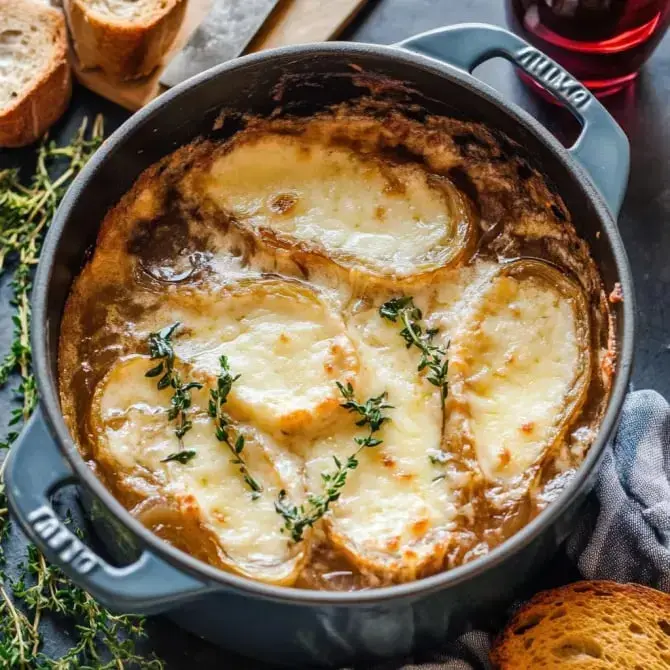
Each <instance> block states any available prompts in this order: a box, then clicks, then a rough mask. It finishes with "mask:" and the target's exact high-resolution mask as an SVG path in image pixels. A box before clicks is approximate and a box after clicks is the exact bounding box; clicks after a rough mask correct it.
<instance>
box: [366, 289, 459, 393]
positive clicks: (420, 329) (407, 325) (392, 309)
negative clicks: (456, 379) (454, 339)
mask: <svg viewBox="0 0 670 670" xmlns="http://www.w3.org/2000/svg"><path fill="white" fill-rule="evenodd" d="M379 315H380V316H381V317H382V318H383V319H387V320H388V321H391V322H393V323H397V322H398V321H400V323H401V324H402V326H403V328H402V330H401V331H400V336H401V337H402V338H403V340H405V343H406V344H407V348H408V349H409V348H410V347H412V346H414V347H416V348H417V349H418V350H419V351H420V352H421V359H420V360H419V365H418V368H417V369H418V371H419V372H422V371H423V370H425V369H428V374H427V375H426V380H427V381H428V382H430V383H431V384H433V386H437V387H438V388H439V389H440V396H441V398H442V402H444V401H445V400H446V399H447V394H448V392H449V385H448V381H447V374H448V372H449V359H448V358H447V350H448V349H449V344H448V343H447V346H446V347H440V346H437V345H435V344H433V338H434V337H435V335H437V333H438V330H437V328H425V326H423V325H422V320H423V314H422V312H421V310H420V309H419V308H418V307H417V306H416V305H415V304H414V298H412V297H411V296H403V297H401V298H392V299H391V300H389V301H387V302H385V303H384V304H383V305H382V306H381V307H380V308H379Z"/></svg>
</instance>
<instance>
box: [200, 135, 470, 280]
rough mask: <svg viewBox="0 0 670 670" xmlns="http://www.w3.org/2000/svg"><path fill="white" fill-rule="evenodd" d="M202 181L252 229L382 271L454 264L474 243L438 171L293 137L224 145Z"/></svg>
mask: <svg viewBox="0 0 670 670" xmlns="http://www.w3.org/2000/svg"><path fill="white" fill-rule="evenodd" d="M204 189H205V192H206V193H207V194H208V196H209V197H210V198H211V199H212V200H213V201H214V202H215V203H217V205H218V206H219V207H221V208H222V209H223V210H224V211H226V212H227V213H228V214H229V215H231V216H232V217H233V218H234V219H235V220H236V221H237V222H238V223H240V224H241V225H244V226H246V227H248V228H249V229H251V230H252V231H254V232H255V233H257V234H258V233H260V234H261V236H263V235H266V234H270V235H272V236H275V238H276V240H277V241H278V242H279V243H281V244H283V245H284V246H292V247H296V246H300V247H301V248H307V249H313V250H315V251H317V252H319V253H322V254H325V255H327V256H329V257H330V258H331V259H332V260H334V261H335V262H337V263H339V264H341V265H343V266H345V267H348V268H356V269H358V270H365V269H367V270H368V271H369V272H372V273H377V274H381V275H392V276H394V277H406V276H409V275H414V274H418V273H424V272H427V271H430V270H434V269H436V268H439V267H443V266H445V265H449V264H453V263H455V262H457V261H458V260H459V259H460V258H461V257H462V256H463V254H464V253H465V251H466V249H467V248H468V247H469V245H470V243H471V242H472V241H473V234H474V226H473V223H472V211H471V208H470V207H469V205H468V203H467V201H466V199H465V198H464V196H462V195H461V194H460V192H459V191H458V190H457V189H456V188H455V187H454V186H453V185H452V183H451V182H450V181H449V180H448V179H447V178H445V177H439V176H437V175H434V174H430V175H429V174H428V173H427V172H426V171H425V170H424V169H423V168H421V167H420V166H419V165H417V164H416V163H411V164H410V163H408V164H394V163H390V162H384V161H382V160H379V159H377V158H374V157H372V156H366V155H365V154H360V153H356V152H354V151H353V150H351V149H349V148H346V147H343V146H328V145H326V144H320V143H312V142H309V141H308V140H306V139H304V138H300V137H295V136H287V135H263V136H262V137H257V138H252V139H247V140H246V141H245V142H241V143H237V144H236V143H233V144H232V146H231V147H230V148H229V149H228V150H227V151H226V152H225V153H224V154H223V155H222V156H220V157H219V158H218V159H216V160H215V161H214V163H213V165H212V166H211V169H210V172H209V174H208V175H207V177H206V179H205V182H204Z"/></svg>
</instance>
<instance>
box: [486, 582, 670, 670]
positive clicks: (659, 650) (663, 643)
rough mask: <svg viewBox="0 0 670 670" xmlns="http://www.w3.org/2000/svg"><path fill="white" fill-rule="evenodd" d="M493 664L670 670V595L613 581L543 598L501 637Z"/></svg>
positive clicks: (502, 667)
mask: <svg viewBox="0 0 670 670" xmlns="http://www.w3.org/2000/svg"><path fill="white" fill-rule="evenodd" d="M491 661H492V663H493V666H494V667H495V668H497V669H498V670H512V669H514V670H517V669H518V668H542V669H543V670H546V669H552V668H563V669H565V668H579V670H596V669H600V668H602V669H603V670H604V669H605V668H630V670H661V669H663V670H667V669H668V668H669V667H670V595H668V594H666V593H663V592H661V591H656V590H654V589H650V588H647V587H645V586H638V585H636V584H617V583H615V582H608V581H590V582H576V583H574V584H569V585H568V586H563V587H561V588H558V589H552V590H550V591H544V592H542V593H538V594H537V595H536V596H535V597H534V598H532V599H531V600H530V601H529V602H528V603H526V604H525V605H524V606H523V607H522V608H521V609H520V610H519V611H518V612H517V614H516V615H515V616H514V618H513V619H512V620H511V621H510V623H509V624H508V625H507V628H505V630H503V632H502V633H501V634H500V636H499V637H498V639H497V640H496V642H495V644H494V646H493V650H492V651H491Z"/></svg>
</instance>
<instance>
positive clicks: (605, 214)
mask: <svg viewBox="0 0 670 670" xmlns="http://www.w3.org/2000/svg"><path fill="white" fill-rule="evenodd" d="M494 56H504V57H505V58H507V59H509V60H511V61H512V62H513V63H515V64H516V65H518V66H519V67H521V68H523V69H524V70H525V71H526V72H527V73H528V74H529V75H530V76H531V77H533V78H534V79H536V80H537V81H539V82H541V83H542V84H543V85H545V86H546V87H547V88H549V89H550V90H552V91H553V93H554V94H555V95H556V96H557V97H558V98H560V99H561V100H562V102H563V103H564V104H565V105H566V106H567V107H569V108H570V110H571V111H572V112H573V113H574V114H575V115H576V116H577V118H578V119H579V120H580V121H581V123H582V126H583V129H582V132H581V135H580V136H579V139H578V140H577V142H576V144H575V145H574V146H573V147H571V148H570V149H565V148H564V147H563V146H561V144H559V143H558V142H557V141H556V139H555V138H554V137H552V136H551V135H550V134H549V133H548V132H547V131H546V130H545V129H544V128H543V127H542V126H540V125H539V124H538V123H537V122H536V121H535V120H534V119H533V118H532V117H531V116H529V115H528V114H526V113H525V112H523V111H522V110H521V109H519V108H517V107H516V106H514V105H512V104H510V103H508V102H505V101H504V100H502V99H501V98H500V96H499V94H498V93H496V91H494V90H493V89H491V88H490V87H488V86H486V85H484V84H483V83H481V82H479V81H478V80H476V79H475V78H474V77H473V76H471V74H470V72H471V71H472V69H473V68H474V67H475V66H477V65H478V64H479V63H481V62H483V61H484V60H487V59H488V58H491V57H494ZM352 65H353V66H354V68H356V69H359V68H362V70H363V71H365V72H368V73H372V74H374V75H379V76H381V77H382V78H389V79H392V80H399V81H402V82H406V83H407V85H408V87H409V88H411V89H415V90H416V91H418V92H419V93H420V95H419V94H417V95H419V98H420V99H417V102H419V103H420V104H421V105H422V106H423V107H424V108H425V109H426V110H427V111H428V112H430V113H435V114H446V115H450V116H457V117H461V118H465V119H469V120H474V121H480V122H483V123H485V124H487V125H488V126H490V127H492V128H497V129H499V130H501V131H503V132H504V133H506V134H507V135H508V136H509V137H511V138H512V139H513V140H515V141H516V142H517V143H518V144H519V145H520V146H521V147H523V151H525V153H526V159H527V160H528V161H530V163H531V164H532V165H534V166H536V167H538V168H539V169H540V170H542V171H543V172H544V174H545V175H546V178H547V180H548V181H549V182H551V183H553V185H554V186H555V187H556V189H557V190H558V193H560V195H561V196H562V197H563V199H564V201H565V203H566V205H567V207H568V209H569V211H570V212H571V214H572V219H573V221H574V222H575V226H576V227H577V232H578V233H579V234H580V235H581V236H582V237H583V238H584V239H586V240H587V241H588V243H589V244H590V245H591V249H592V252H593V255H594V257H595V260H596V261H597V263H598V265H599V267H600V270H601V272H602V276H603V279H604V281H605V285H606V287H607V288H608V290H609V289H611V288H612V287H613V286H614V283H615V282H620V283H621V285H622V287H623V295H624V301H623V303H620V304H617V305H614V310H615V313H616V340H617V346H618V352H619V358H618V365H617V371H616V376H615V379H614V386H613V390H612V394H611V399H610V402H609V406H608V408H607V412H606V415H605V418H604V421H603V423H602V427H601V429H600V432H599V434H598V437H597V439H596V440H595V442H594V444H593V446H592V447H591V450H590V451H589V453H588V455H587V457H586V459H585V461H584V463H583V465H582V466H581V468H580V469H579V471H578V472H577V474H576V475H575V476H574V478H573V479H572V481H571V482H570V484H569V485H568V486H567V487H566V489H565V490H564V491H563V493H562V494H561V496H560V497H559V498H558V500H556V501H555V502H554V503H552V504H551V505H550V506H549V507H548V509H546V510H545V511H544V512H543V513H542V514H540V515H539V516H538V517H537V518H536V519H534V520H533V521H532V522H531V523H530V524H528V525H527V526H526V527H525V528H523V529H522V530H521V531H520V532H519V533H517V534H516V535H515V536H514V537H512V538H511V539H510V540H508V541H507V542H505V543H504V544H503V545H502V546H500V547H498V548H497V549H495V550H494V551H492V552H491V553H490V554H489V555H487V556H485V557H484V558H480V559H478V560H476V561H474V562H472V563H470V564H467V565H463V566H461V567H458V568H456V569H454V570H451V571H449V572H445V573H442V574H438V575H435V576H433V577H429V578H427V579H423V580H421V581H418V582H414V583H410V584H402V585H397V586H391V587H386V588H381V589H376V590H374V589H373V590H369V591H363V592H357V593H328V592H319V591H305V590H298V589H290V588H278V587H275V586H267V585H264V584H259V583H255V582H252V581H249V580H246V579H243V578H241V577H236V576H234V575H230V574H226V573H224V572H222V571H220V570H217V569H216V568H213V567H211V566H208V565H205V564H203V563H201V562H199V561H197V560H195V559H194V558H192V557H190V556H188V555H186V554H184V553H182V552H180V551H178V550H177V549H175V548H173V547H171V546H169V545H168V544H166V543H164V542H162V541H161V540H159V539H158V538H157V537H155V536H154V535H152V534H151V533H150V532H149V531H148V530H146V529H145V528H144V527H143V526H142V525H141V524H140V523H139V522H138V521H136V520H134V519H133V518H132V517H131V516H130V514H129V513H128V512H127V511H126V510H125V509H124V508H123V507H122V506H121V505H120V504H119V503H118V502H117V501H116V500H115V499H114V498H113V497H112V496H111V494H110V493H109V492H108V491H107V490H106V489H105V488H104V487H103V485H102V484H101V482H100V481H99V480H98V479H97V478H96V477H95V476H94V475H93V473H92V472H91V471H90V470H89V468H88V467H87V465H86V464H85V463H84V461H83V460H82V458H81V457H80V455H79V452H78V451H77V448H76V447H75V445H74V443H73V440H72V437H71V435H70V433H69V432H68V430H67V428H66V426H65V423H64V421H63V418H62V415H61V410H60V405H59V401H58V392H57V352H58V332H59V325H60V320H61V315H62V312H63V306H64V303H65V300H66V297H67V295H68V291H69V289H70V285H71V283H72V280H73V278H74V277H75V276H76V275H77V274H78V272H79V271H80V269H81V267H82V265H83V263H84V262H85V260H86V258H87V253H88V252H89V251H90V249H91V247H92V245H93V243H94V241H95V238H96V235H97V232H98V227H99V225H100V222H101V221H102V219H103V217H104V215H105V213H106V211H107V210H108V208H110V207H111V206H112V205H114V204H115V203H116V202H117V201H118V199H119V198H120V197H121V195H122V194H123V193H124V192H125V191H126V190H127V189H128V188H129V187H130V186H131V184H132V183H133V181H134V180H135V178H136V177H137V176H138V175H139V174H140V172H141V171H142V170H144V169H145V168H146V167H148V166H149V165H151V164H152V163H154V162H155V161H156V160H158V159H159V158H161V157H162V156H164V155H165V154H167V153H169V152H171V151H173V150H174V149H176V148H177V147H179V146H181V145H183V144H186V143H188V142H190V141H191V140H193V139H194V138H195V137H196V136H198V135H210V136H211V135H212V132H214V133H215V134H216V133H218V136H224V137H225V136H226V134H227V133H228V134H229V133H230V132H232V131H233V130H234V128H228V127H226V126H225V124H224V127H223V128H222V129H219V130H218V131H212V127H213V125H214V121H215V119H216V117H217V115H218V114H219V111H220V110H221V108H222V107H226V108H228V109H233V110H239V111H241V112H255V113H258V114H269V113H270V112H271V111H272V110H273V109H274V108H275V107H276V106H277V104H278V103H277V100H276V96H277V95H278V91H281V104H282V105H284V106H287V107H288V108H289V110H290V111H292V112H293V113H296V114H311V113H314V112H315V111H317V110H319V109H320V108H323V107H324V106H326V105H330V104H333V103H337V102H341V101H343V100H351V99H354V98H356V97H357V96H360V95H363V94H365V93H366V91H365V90H363V89H361V88H360V87H358V86H356V85H355V84H354V82H353V80H352V74H355V70H354V69H353V68H352ZM280 81H281V87H278V86H277V85H278V83H279V82H280ZM389 88H390V89H392V88H393V87H392V86H391V87H389ZM627 176H628V143H627V141H626V137H625V135H624V134H623V132H622V131H621V129H620V128H619V127H618V126H617V125H616V123H615V122H614V121H613V119H612V118H611V117H610V116H609V114H608V113H607V112H606V111H605V110H604V108H603V107H602V106H601V105H600V103H599V102H598V101H597V100H596V99H595V98H593V97H592V96H591V94H590V93H589V92H588V91H587V90H586V89H585V88H583V87H582V86H581V85H580V84H579V83H578V82H575V81H574V80H573V79H572V78H571V77H570V76H569V75H568V74H567V73H566V72H565V71H564V70H563V69H562V68H560V67H559V66H558V65H556V64H555V63H554V62H552V61H551V60H550V59H548V58H547V57H546V56H544V55H543V54H541V53H540V52H538V51H537V50H536V49H534V48H533V47H530V46H529V45H528V44H526V43H525V42H523V41H522V40H521V39H520V38H518V37H516V36H514V35H512V34H511V33H508V32H506V31H504V30H501V29H499V28H494V27H491V26H485V25H477V24H472V25H460V26H452V27H449V28H444V29H439V30H435V31H432V32H429V33H425V34H422V35H419V36H417V37H413V38H411V39H409V40H407V41H405V42H402V43H401V44H398V45H395V46H392V47H387V46H377V45H370V44H364V45H361V44H350V43H330V44H315V45H307V46H298V47H288V48H283V49H278V50H274V51H268V52H264V53H261V54H258V55H252V56H248V57H245V58H241V59H239V60H236V61H233V62H231V63H227V64H225V65H222V66H220V67H216V68H213V69H211V70H209V71H208V72H205V73H203V74H202V75H200V76H197V77H194V78H193V79H191V80H189V81H188V82H185V83H184V84H182V85H180V86H178V87H176V88H174V89H172V90H171V91H170V92H168V93H166V94H165V95H163V96H161V97H160V98H159V99H157V100H156V101H154V102H153V103H151V104H150V105H148V106H147V107H146V108H145V109H143V110H142V111H141V112H139V113H137V114H135V115H134V116H133V117H132V118H131V119H129V120H128V121H127V122H126V123H125V124H124V125H123V126H121V128H119V130H117V131H116V132H115V133H114V135H112V136H111V137H110V138H109V139H108V140H107V141H106V142H105V143H104V145H103V147H102V148H101V149H100V150H99V151H98V152H97V153H96V154H95V156H94V157H93V158H92V160H91V161H90V162H89V164H88V165H87V166H86V168H85V169H84V170H83V171H82V173H81V175H80V176H79V177H78V178H77V180H76V181H75V183H74V184H73V186H72V188H71V189H70V190H69V192H68V194H67V195H66V196H65V198H64V200H63V203H62V205H61V206H60V209H59V210H58V213H57V215H56V217H55V219H54V222H53V224H52V226H51V230H50V231H49V234H48V236H47V239H46V241H45V244H44V249H43V252H42V259H41V261H40V264H39V269H38V271H37V277H36V279H35V285H34V294H33V310H34V317H33V350H34V366H35V374H36V377H37V382H38V385H39V390H40V396H41V404H40V408H39V409H38V410H37V411H36V412H35V415H34V416H33V418H32V419H31V421H30V423H29V425H28V426H27V427H26V429H25V431H24V432H23V434H22V436H21V438H20V439H19V441H18V442H17V443H16V444H15V445H14V447H13V448H12V450H11V453H10V456H9V462H8V464H7V469H6V474H5V478H6V484H7V494H8V497H9V504H10V508H11V511H12V513H13V515H14V517H15V518H16V519H17V520H18V521H19V523H20V524H21V526H22V527H23V529H24V530H25V532H26V533H27V535H28V536H29V538H30V539H31V540H32V541H33V542H34V543H35V544H36V545H37V546H38V547H39V549H40V550H41V551H42V552H44V554H45V556H46V557H47V559H48V560H49V561H51V562H52V563H54V564H56V565H58V566H60V567H61V568H62V569H63V570H64V571H65V572H66V573H67V574H68V575H69V576H70V577H71V578H72V579H73V580H74V582H75V583H77V584H79V585H80V586H82V587H83V588H85V589H86V590H88V591H89V592H90V593H91V594H93V595H94V596H95V597H96V598H97V599H98V600H99V601H101V602H102V603H103V604H105V605H106V606H108V607H110V608H113V609H117V610H126V611H137V612H145V613H156V612H167V613H169V616H171V617H172V618H173V619H174V620H176V621H177V622H178V623H179V624H180V625H182V626H183V627H185V628H187V629H188V630H190V631H192V632H194V633H196V634H198V635H201V636H203V637H205V638H207V639H209V640H211V641H213V642H215V643H217V644H220V645H222V646H224V647H228V648H230V649H232V650H234V651H236V652H238V653H241V654H245V655H247V656H252V657H255V658H258V659H263V660H268V661H272V662H275V663H282V664H287V665H290V666H292V667H296V666H304V665H311V666H313V665H330V666H335V665H343V664H349V663H351V662H353V661H359V662H360V661H361V660H363V659H371V658H380V657H390V656H400V655H404V654H409V653H411V652H413V651H416V650H417V649H419V648H426V647H431V646H437V645H439V644H440V643H441V642H443V641H444V640H445V638H446V637H447V636H448V635H452V634H454V633H455V632H457V630H458V628H459V627H460V626H461V625H462V624H463V622H465V621H467V620H471V617H473V616H476V615H480V614H482V613H484V612H486V611H487V610H491V609H492V608H494V607H496V606H499V605H500V604H501V603H505V602H509V601H510V599H512V598H513V597H514V594H515V593H517V592H518V588H519V586H520V585H521V583H522V582H523V581H524V580H526V579H527V578H528V576H529V575H531V574H532V573H533V571H534V570H536V569H537V568H538V567H539V566H541V565H542V563H543V562H544V561H546V559H547V558H548V557H549V556H550V555H551V554H552V553H553V552H554V551H555V550H556V548H557V547H558V545H559V544H560V543H561V542H562V541H563V540H564V539H565V537H566V535H567V533H568V532H569V531H570V529H571V528H572V527H573V526H574V521H575V517H576V514H577V513H578V512H579V509H580V505H581V503H582V502H583V500H584V498H585V496H586V494H587V492H588V491H589V489H590V488H591V485H592V483H593V481H594V478H595V475H596V472H597V466H598V462H599V457H600V456H601V454H602V453H603V449H604V447H605V444H606V442H607V440H608V438H609V437H610V436H611V435H612V432H613V431H614V429H615V427H616V424H617V417H618V415H619V412H620V409H621V405H622V402H623V399H624V394H625V391H626V386H627V383H628V377H629V373H630V365H631V357H632V351H633V313H634V306H633V287H632V283H631V277H630V271H629V268H628V263H627V259H626V255H625V252H624V249H623V246H622V242H621V239H620V237H619V233H618V231H617V227H616V224H615V218H614V217H615V216H616V214H617V213H618V210H619V206H620V204H621V200H622V198H623V193H624V190H625V185H626V180H627ZM70 483H76V484H78V485H79V487H80V490H81V492H82V494H83V498H84V500H85V501H86V502H87V504H88V508H89V510H90V516H91V519H92V521H93V523H94V526H95V528H96V530H97V532H98V533H99V534H100V535H101V537H102V538H103V540H104V542H105V544H106V546H107V547H108V549H109V550H110V553H111V554H112V555H113V556H114V557H115V559H117V560H119V559H125V561H126V564H125V565H124V566H123V567H118V565H117V564H114V565H112V564H110V563H109V562H108V561H107V560H105V559H104V558H102V557H100V556H98V555H97V554H96V553H94V552H93V551H92V550H91V549H90V548H88V547H86V546H84V545H83V544H82V543H81V542H80V541H79V540H78V539H77V538H76V537H75V536H74V535H73V534H72V533H71V532H70V531H69V530H68V529H67V527H66V526H65V525H64V524H63V523H62V522H61V521H60V520H59V519H58V517H56V515H55V514H54V511H53V509H52V506H51V503H50V496H51V494H53V493H54V492H55V491H56V490H57V489H59V488H60V487H62V486H64V485H65V484H70Z"/></svg>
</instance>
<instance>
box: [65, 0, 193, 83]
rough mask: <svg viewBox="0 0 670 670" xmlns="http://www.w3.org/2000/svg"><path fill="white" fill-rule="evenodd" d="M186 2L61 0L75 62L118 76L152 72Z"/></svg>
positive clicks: (164, 49)
mask: <svg viewBox="0 0 670 670" xmlns="http://www.w3.org/2000/svg"><path fill="white" fill-rule="evenodd" d="M186 2H187V0H65V11H66V12H67V15H68V20H69V23H70V30H71V31H72V36H73V38H74V47H75V51H76V52H77V57H78V58H79V62H80V63H81V65H82V66H83V67H85V68H96V67H99V68H101V69H102V70H103V71H104V72H105V74H107V75H110V76H112V77H114V78H116V79H136V78H137V77H142V76H144V75H147V74H149V73H150V72H152V71H153V70H154V69H155V68H156V66H157V65H158V64H159V63H160V61H161V58H162V57H163V55H164V54H165V52H166V51H167V50H168V48H169V47H170V45H171V44H172V42H173V40H174V38H175V36H176V35H177V32H178V31H179V27H180V25H181V22H182V19H183V18H184V12H185V10H186Z"/></svg>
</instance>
